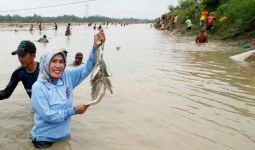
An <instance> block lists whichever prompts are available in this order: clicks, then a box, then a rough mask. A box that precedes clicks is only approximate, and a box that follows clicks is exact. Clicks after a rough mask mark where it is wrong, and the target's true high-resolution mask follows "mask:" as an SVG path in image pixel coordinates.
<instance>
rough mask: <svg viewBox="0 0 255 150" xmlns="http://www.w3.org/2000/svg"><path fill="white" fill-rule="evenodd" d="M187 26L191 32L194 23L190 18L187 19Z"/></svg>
mask: <svg viewBox="0 0 255 150" xmlns="http://www.w3.org/2000/svg"><path fill="white" fill-rule="evenodd" d="M186 19H187V20H186V21H185V23H186V25H187V30H191V27H192V23H191V20H190V19H189V17H186Z"/></svg>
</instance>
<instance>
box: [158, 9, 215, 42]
mask: <svg viewBox="0 0 255 150" xmlns="http://www.w3.org/2000/svg"><path fill="white" fill-rule="evenodd" d="M192 14H193V15H192V16H186V20H185V22H179V24H178V17H179V16H178V15H173V14H171V15H167V14H163V15H162V16H161V18H159V19H158V24H159V28H160V29H161V30H171V29H174V31H175V30H176V29H179V30H180V29H183V28H184V26H183V24H186V29H187V30H188V31H191V30H193V27H194V24H193V23H192V21H195V20H198V19H199V25H197V26H199V27H198V28H200V31H199V33H198V35H197V36H196V38H195V42H196V43H205V42H208V35H209V33H210V32H212V30H213V26H214V23H215V22H217V19H216V16H215V14H214V12H211V13H210V14H209V13H208V11H207V10H206V8H203V9H202V10H201V9H200V8H199V7H198V6H196V7H195V8H194V10H193V13H192ZM199 14H200V16H199ZM178 27H179V28H178Z"/></svg>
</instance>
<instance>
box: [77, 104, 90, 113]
mask: <svg viewBox="0 0 255 150" xmlns="http://www.w3.org/2000/svg"><path fill="white" fill-rule="evenodd" d="M88 107H89V105H76V106H75V109H76V114H83V113H84V112H85V111H86V110H87V109H88Z"/></svg>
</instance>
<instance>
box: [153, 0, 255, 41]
mask: <svg viewBox="0 0 255 150" xmlns="http://www.w3.org/2000/svg"><path fill="white" fill-rule="evenodd" d="M202 14H204V16H205V18H206V19H205V23H206V24H207V23H208V22H207V19H208V18H209V17H210V16H215V17H216V20H213V28H212V30H211V31H210V32H209V38H210V39H217V40H222V41H224V42H232V43H236V45H237V46H240V45H242V44H247V43H250V42H251V41H255V28H254V26H255V17H254V16H255V3H254V0H247V1H244V2H242V3H240V2H239V1H238V0H223V1H219V0H204V1H203V2H202V3H197V2H196V1H194V0H185V1H184V0H180V1H179V4H178V5H177V6H171V5H170V6H169V12H168V13H166V14H163V15H162V16H161V17H160V18H158V19H157V20H156V24H155V27H156V28H158V29H160V28H162V24H164V25H163V28H164V29H165V30H169V31H170V32H173V31H174V33H175V34H182V35H187V36H195V35H197V34H198V33H199V31H200V30H201V29H205V28H206V24H205V25H203V26H200V20H201V16H203V15H202ZM175 16H177V17H176V19H175ZM187 18H189V19H190V20H191V22H192V30H191V31H187V30H186V28H187V27H186V24H185V21H186V20H187ZM173 24H174V25H173ZM178 28H182V29H180V30H178V31H175V29H178Z"/></svg>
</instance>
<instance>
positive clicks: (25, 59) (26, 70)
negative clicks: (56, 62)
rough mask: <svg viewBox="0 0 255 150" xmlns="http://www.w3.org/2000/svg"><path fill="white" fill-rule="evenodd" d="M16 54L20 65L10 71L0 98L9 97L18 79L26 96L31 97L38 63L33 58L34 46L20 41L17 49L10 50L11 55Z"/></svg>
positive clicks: (34, 54)
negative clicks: (8, 79) (7, 81)
mask: <svg viewBox="0 0 255 150" xmlns="http://www.w3.org/2000/svg"><path fill="white" fill-rule="evenodd" d="M16 54H17V55H18V59H19V61H20V63H21V67H19V68H18V69H16V70H15V71H14V72H13V73H12V76H11V79H10V81H9V83H8V84H7V86H6V88H5V89H4V90H1V91H0V100H4V99H7V98H9V97H10V96H11V94H12V93H13V91H14V89H15V88H16V86H17V85H18V83H19V81H21V82H22V83H23V86H24V88H25V90H26V92H27V94H28V96H29V97H30V98H31V88H32V85H33V84H34V82H35V81H36V80H37V77H38V74H39V63H38V62H36V61H35V60H34V59H35V56H36V47H35V45H34V43H32V42H30V41H21V42H20V44H19V47H18V49H17V50H16V51H14V52H12V55H16Z"/></svg>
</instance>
